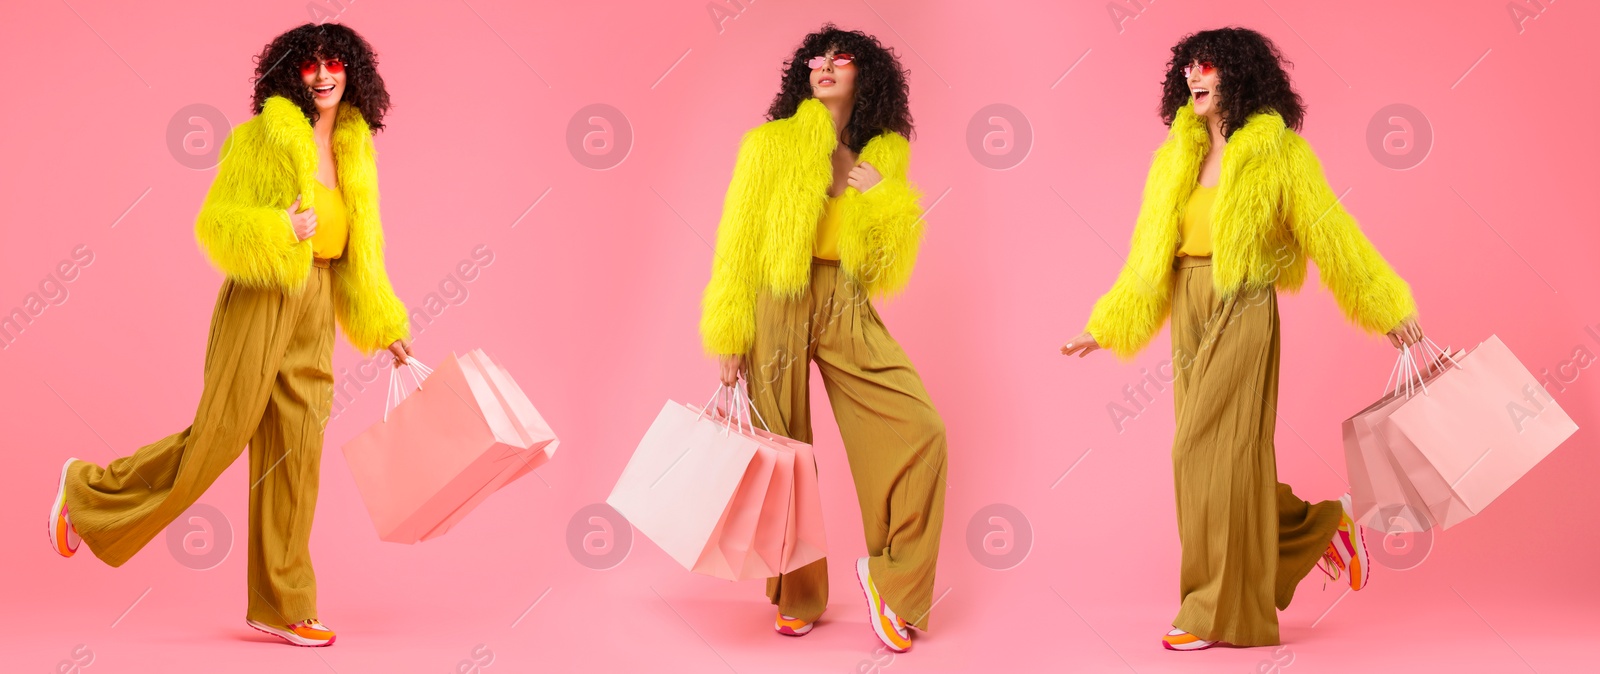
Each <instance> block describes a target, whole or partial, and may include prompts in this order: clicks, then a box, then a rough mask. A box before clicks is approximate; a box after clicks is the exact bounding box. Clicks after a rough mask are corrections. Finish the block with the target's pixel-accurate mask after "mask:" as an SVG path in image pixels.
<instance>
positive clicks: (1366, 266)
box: [1085, 105, 1417, 360]
mask: <svg viewBox="0 0 1600 674" xmlns="http://www.w3.org/2000/svg"><path fill="white" fill-rule="evenodd" d="M1210 145H1211V136H1210V133H1209V132H1208V131H1207V130H1206V125H1205V121H1204V120H1202V119H1200V118H1199V117H1198V116H1196V115H1195V114H1194V111H1193V109H1192V108H1191V107H1190V106H1188V105H1185V106H1184V107H1183V108H1181V109H1179V110H1178V113H1177V115H1176V117H1174V119H1173V122H1172V130H1171V131H1170V132H1169V133H1168V134H1167V140H1166V142H1164V143H1162V145H1161V147H1160V148H1159V149H1157V150H1156V153H1155V159H1154V160H1153V161H1152V162H1151V165H1150V174H1149V177H1148V178H1147V180H1146V182H1145V187H1144V201H1143V204H1142V205H1141V206H1140V208H1139V218H1138V221H1137V222H1136V223H1135V224H1134V228H1133V242H1132V244H1131V245H1130V250H1129V252H1128V260H1127V263H1126V264H1125V265H1124V266H1123V268H1122V272H1121V273H1120V274H1118V275H1117V280H1116V282H1115V283H1114V284H1113V285H1112V286H1111V290H1110V291H1109V292H1107V293H1106V294H1105V295H1104V296H1102V297H1101V298H1100V299H1099V301H1097V302H1096V303H1095V305H1094V310H1093V311H1092V312H1091V313H1090V315H1089V323H1088V325H1087V327H1085V330H1087V331H1088V332H1089V334H1090V335H1092V336H1093V337H1094V338H1095V341H1097V342H1099V343H1100V346H1102V347H1105V348H1107V349H1110V350H1111V351H1112V352H1114V353H1116V354H1117V356H1118V357H1120V358H1121V359H1123V360H1128V359H1132V358H1133V356H1134V355H1135V354H1137V353H1138V352H1139V350H1140V349H1142V348H1144V346H1145V344H1147V343H1149V341H1150V339H1151V338H1152V337H1154V336H1155V333H1156V332H1158V331H1159V330H1160V329H1161V326H1162V324H1163V323H1164V322H1165V321H1166V318H1167V314H1168V312H1169V311H1170V302H1171V297H1172V263H1173V259H1174V257H1175V256H1176V254H1177V250H1178V246H1179V245H1180V243H1181V241H1180V240H1179V238H1180V236H1179V231H1180V227H1179V225H1180V222H1181V218H1182V214H1183V212H1184V208H1185V206H1186V205H1187V203H1188V200H1189V194H1190V193H1191V192H1192V191H1193V190H1194V186H1195V184H1196V182H1197V180H1198V179H1199V176H1200V165H1201V163H1202V162H1203V161H1204V159H1205V156H1206V152H1207V151H1208V149H1209V148H1210ZM1211 249H1212V256H1211V257H1212V263H1211V273H1212V277H1211V278H1212V285H1213V287H1214V288H1215V290H1216V292H1217V293H1218V294H1219V296H1221V297H1226V296H1229V295H1230V294H1232V293H1233V292H1236V291H1238V290H1240V289H1247V288H1265V287H1272V286H1275V287H1276V288H1278V289H1280V290H1284V291H1288V292H1294V291H1297V290H1299V289H1300V286H1301V284H1302V283H1303V282H1304V281H1305V275H1306V258H1308V257H1309V258H1311V259H1312V260H1313V261H1315V262H1316V263H1317V271H1318V274H1319V275H1320V276H1321V278H1322V284H1323V286H1324V287H1326V288H1328V290H1330V291H1331V292H1332V293H1333V296H1334V299H1335V300H1336V301H1337V302H1338V304H1339V307H1340V309H1342V310H1343V312H1344V314H1345V317H1346V318H1347V319H1349V320H1350V321H1352V322H1354V323H1356V324H1357V325H1359V326H1361V327H1362V328H1363V329H1365V330H1367V331H1369V332H1374V333H1385V332H1388V331H1389V330H1391V329H1393V328H1394V327H1395V326H1396V325H1398V324H1399V323H1400V321H1401V320H1402V319H1404V318H1406V317H1407V316H1410V315H1411V314H1413V313H1415V312H1416V310H1417V307H1416V303H1415V302H1414V301H1413V300H1412V298H1411V289H1410V287H1409V286H1408V285H1406V282H1405V281H1404V280H1402V279H1401V278H1400V276H1399V275H1397V274H1395V272H1394V270H1393V269H1391V268H1390V267H1389V265H1388V263H1386V262H1385V261H1384V259H1383V256H1381V255H1379V254H1378V251H1377V249H1375V248H1373V246H1372V242H1370V241H1368V240H1367V237H1366V236H1364V235H1362V233H1361V228H1360V227H1359V226H1357V225H1356V222H1355V220H1354V219H1353V218H1351V217H1350V215H1349V214H1348V213H1346V212H1345V211H1344V208H1343V207H1341V206H1340V205H1339V202H1338V198H1337V197H1336V196H1335V195H1334V193H1333V190H1332V189H1330V188H1329V187H1328V183H1327V180H1326V179H1325V178H1324V177H1323V175H1322V165H1321V164H1320V163H1319V162H1318V161H1317V157H1316V154H1314V153H1313V152H1312V151H1311V146H1310V145H1309V144H1308V143H1306V141H1305V139H1304V138H1301V137H1300V135H1299V134H1297V133H1295V132H1294V131H1293V130H1291V129H1288V128H1287V127H1285V126H1284V123H1283V118H1282V117H1279V116H1278V114H1277V113H1273V112H1267V113H1258V114H1256V115H1253V116H1251V117H1250V120H1249V121H1247V122H1246V123H1245V125H1244V126H1243V127H1242V128H1240V129H1238V130H1237V131H1235V132H1234V134H1233V137H1232V138H1230V139H1229V140H1228V146H1227V148H1226V149H1225V151H1224V152H1223V155H1222V179H1221V182H1220V183H1218V185H1217V196H1216V202H1215V203H1214V204H1213V205H1212V210H1211Z"/></svg>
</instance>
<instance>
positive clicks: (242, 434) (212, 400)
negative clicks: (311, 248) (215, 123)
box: [66, 260, 334, 625]
mask: <svg viewBox="0 0 1600 674" xmlns="http://www.w3.org/2000/svg"><path fill="white" fill-rule="evenodd" d="M325 265H326V263H325V262H323V261H321V260H319V261H317V266H315V267H314V268H313V269H312V270H311V271H312V273H311V275H310V278H309V279H308V280H307V281H306V285H305V288H304V289H303V290H302V291H300V292H299V293H298V294H294V295H290V294H286V293H284V292H282V291H281V290H277V289H273V288H251V287H246V286H243V285H240V284H238V283H235V282H234V281H233V280H231V279H229V280H226V281H224V282H223V284H222V288H221V290H220V291H218V293H217V304H216V308H215V309H214V310H213V312H212V315H211V331H210V337H209V339H208V340H207V344H206V359H205V375H204V379H205V386H204V390H203V392H202V393H201V395H200V403H199V406H198V409H197V411H196V412H195V416H194V423H193V424H191V425H190V426H189V427H188V428H186V429H184V430H182V431H179V432H177V433H174V434H172V435H169V436H167V437H165V438H162V439H161V440H158V441H156V442H154V443H152V444H149V445H146V446H144V447H141V448H139V449H138V451H135V452H134V453H133V454H131V455H128V456H124V457H122V458H119V459H116V460H114V461H112V462H111V463H110V464H109V465H107V466H106V467H105V468H101V467H100V466H97V465H95V464H93V463H90V462H88V461H75V462H73V464H72V467H71V469H70V470H69V472H68V475H67V485H66V502H67V508H68V513H69V516H70V517H71V519H72V525H73V527H74V528H75V529H76V530H77V532H78V535H79V536H81V537H82V538H83V541H84V543H85V544H87V545H88V546H89V549H90V550H91V551H93V552H94V554H95V556H96V557H99V558H100V559H101V560H103V561H104V562H106V563H107V564H110V565H112V566H121V565H122V564H123V563H124V562H126V561H128V559H129V558H131V557H132V556H133V555H134V553H136V552H138V551H139V549H140V548H143V547H144V546H145V544H146V543H149V542H150V540H151V539H153V538H154V537H155V536H156V535H157V534H159V533H161V531H162V529H164V528H166V526H167V525H168V524H170V523H171V522H172V521H173V520H174V519H176V518H177V517H178V516H179V515H181V514H183V512H184V511H185V510H187V509H188V508H189V506H190V505H192V504H193V503H194V502H195V500H196V499H198V498H199V497H200V495H201V494H202V493H204V492H205V490H206V489H207V488H208V487H210V486H211V483H212V482H214V481H215V480H216V479H217V476H219V475H221V474H222V472H223V471H224V470H226V469H227V468H228V466H229V465H231V464H232V463H233V462H234V460H235V459H237V458H238V457H239V454H240V453H241V452H242V451H244V448H245V445H246V444H247V443H248V444H249V446H250V523H249V534H248V536H249V552H248V558H249V570H248V576H249V578H248V586H249V600H248V605H247V606H248V607H247V610H246V617H247V618H249V619H251V620H256V621H259V622H262V623H266V624H269V625H290V624H293V623H297V622H300V621H302V620H306V619H308V618H314V617H317V584H316V574H315V573H314V572H313V571H312V568H311V551H310V546H309V543H310V536H311V519H312V516H313V514H314V513H315V511H316V504H317V482H318V476H319V467H320V465H321V458H322V432H323V426H324V425H325V424H326V423H327V420H328V414H329V411H330V408H331V405H332V401H333V339H334V316H333V295H332V283H333V278H332V273H333V272H332V270H331V269H330V268H329V267H327V266H325Z"/></svg>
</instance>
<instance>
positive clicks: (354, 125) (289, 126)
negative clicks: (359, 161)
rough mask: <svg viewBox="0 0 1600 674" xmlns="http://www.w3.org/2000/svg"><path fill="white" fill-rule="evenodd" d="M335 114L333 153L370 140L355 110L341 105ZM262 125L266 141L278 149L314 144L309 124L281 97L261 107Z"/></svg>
mask: <svg viewBox="0 0 1600 674" xmlns="http://www.w3.org/2000/svg"><path fill="white" fill-rule="evenodd" d="M337 114H338V121H337V122H336V123H335V124H334V127H333V147H334V151H335V152H336V153H338V152H339V151H340V150H341V149H343V150H345V151H349V150H350V149H353V148H355V147H357V146H358V145H357V143H359V142H360V141H362V140H365V139H366V138H368V137H371V136H372V130H371V129H370V128H368V126H367V120H366V119H365V118H363V117H362V116H361V111H360V110H359V109H357V108H356V107H355V106H353V105H351V104H349V103H340V104H339V111H338V113H337ZM261 123H262V126H263V127H264V130H265V131H266V134H267V138H269V139H271V140H272V141H273V142H274V143H277V144H279V145H284V146H289V147H293V146H295V145H297V144H299V143H301V142H304V141H307V140H310V141H311V142H312V143H313V144H314V143H315V142H316V141H315V138H314V136H313V131H312V128H311V120H309V119H307V118H306V115H305V113H304V112H301V110H300V106H298V105H295V104H294V101H291V100H289V99H288V98H285V97H283V96H272V97H270V98H268V99H267V101H266V102H265V103H262V104H261Z"/></svg>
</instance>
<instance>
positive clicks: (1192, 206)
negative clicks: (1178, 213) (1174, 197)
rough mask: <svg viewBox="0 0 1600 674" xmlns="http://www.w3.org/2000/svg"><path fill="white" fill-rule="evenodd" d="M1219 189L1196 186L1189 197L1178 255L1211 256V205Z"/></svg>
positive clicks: (1184, 212)
mask: <svg viewBox="0 0 1600 674" xmlns="http://www.w3.org/2000/svg"><path fill="white" fill-rule="evenodd" d="M1216 198H1217V188H1215V187H1206V186H1204V185H1195V186H1194V193H1193V194H1190V195H1189V205H1188V207H1186V208H1184V210H1183V224H1182V229H1181V230H1180V231H1181V232H1182V235H1183V238H1182V243H1180V244H1178V255H1180V256H1183V255H1188V256H1191V257H1204V256H1206V255H1210V254H1211V204H1212V203H1214V202H1215V201H1216Z"/></svg>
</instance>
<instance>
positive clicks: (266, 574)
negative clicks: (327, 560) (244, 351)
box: [246, 268, 334, 625]
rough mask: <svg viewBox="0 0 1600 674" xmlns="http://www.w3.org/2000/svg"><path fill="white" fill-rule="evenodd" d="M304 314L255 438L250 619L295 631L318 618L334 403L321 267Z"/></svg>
mask: <svg viewBox="0 0 1600 674" xmlns="http://www.w3.org/2000/svg"><path fill="white" fill-rule="evenodd" d="M314 271H315V272H316V273H315V274H313V280H312V281H311V282H310V284H308V288H307V292H314V293H317V294H318V295H319V296H318V297H314V298H310V299H311V301H310V302H309V303H308V304H307V307H306V311H305V313H304V314H303V315H302V316H301V318H300V320H299V322H298V323H297V325H296V326H295V330H294V332H293V333H292V334H291V336H290V339H289V345H288V349H287V350H286V351H285V352H284V356H283V360H282V362H281V364H280V365H279V367H278V376H277V378H276V379H275V380H274V382H273V384H272V392H271V394H270V396H269V397H268V399H267V406H266V411H265V413H264V414H263V415H262V418H261V423H260V424H259V425H258V426H257V427H256V432H255V435H254V436H253V437H252V438H251V439H250V544H249V572H248V573H249V583H248V584H249V591H250V596H249V602H248V604H247V606H248V609H247V611H246V617H247V618H250V619H251V620H256V621H259V622H263V623H267V624H276V625H291V624H294V623H297V622H300V621H302V620H306V619H309V618H315V617H317V577H316V572H315V571H314V570H313V569H312V567H311V547H310V544H311V520H312V516H313V515H315V514H316V508H317V486H318V483H319V479H320V477H319V476H320V468H321V465H322V431H323V427H324V426H326V425H327V423H328V414H329V412H330V410H331V407H332V404H333V337H334V319H333V299H332V283H331V280H332V279H331V272H330V271H329V270H328V269H326V268H316V269H315V270H314Z"/></svg>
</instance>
